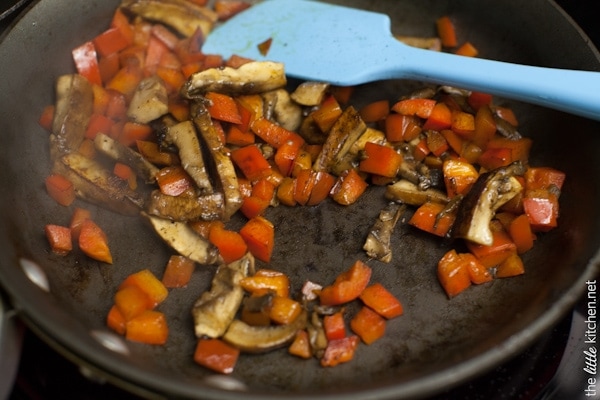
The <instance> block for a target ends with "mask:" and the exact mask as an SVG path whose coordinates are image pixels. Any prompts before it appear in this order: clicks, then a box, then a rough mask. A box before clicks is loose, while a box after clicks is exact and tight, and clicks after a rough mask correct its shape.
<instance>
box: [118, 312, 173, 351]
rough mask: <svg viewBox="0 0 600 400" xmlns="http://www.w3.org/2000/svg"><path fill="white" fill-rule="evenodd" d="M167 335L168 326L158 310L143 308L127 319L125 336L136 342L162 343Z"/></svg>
mask: <svg viewBox="0 0 600 400" xmlns="http://www.w3.org/2000/svg"><path fill="white" fill-rule="evenodd" d="M168 337H169V326H168V325H167V319H166V317H165V315H164V314H163V313H162V312H160V311H155V310H145V311H143V312H142V313H141V314H140V315H138V316H136V317H134V318H132V319H130V320H128V321H127V325H126V332H125V338H127V340H133V341H136V342H141V343H146V344H155V345H162V344H165V343H166V342H167V339H168Z"/></svg>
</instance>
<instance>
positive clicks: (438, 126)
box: [423, 103, 452, 131]
mask: <svg viewBox="0 0 600 400" xmlns="http://www.w3.org/2000/svg"><path fill="white" fill-rule="evenodd" d="M451 125H452V112H451V111H450V109H449V108H448V106H447V105H446V104H445V103H436V105H435V106H434V107H433V109H432V110H431V114H430V115H429V118H427V120H426V121H425V123H424V124H423V129H432V130H436V131H441V130H442V129H448V128H450V126H451Z"/></svg>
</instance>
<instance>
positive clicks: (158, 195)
mask: <svg viewBox="0 0 600 400" xmlns="http://www.w3.org/2000/svg"><path fill="white" fill-rule="evenodd" d="M224 209H225V207H224V201H223V194H222V193H211V194H206V195H199V196H183V195H182V196H169V195H166V194H163V193H162V192H161V191H160V190H154V191H152V193H151V194H150V198H149V199H148V204H147V206H146V211H147V212H148V213H149V214H152V215H156V216H157V217H162V218H168V219H172V220H174V221H182V222H183V221H197V220H204V221H214V220H217V219H221V218H222V217H223V211H224Z"/></svg>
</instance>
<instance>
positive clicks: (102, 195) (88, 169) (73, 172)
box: [54, 152, 144, 215]
mask: <svg viewBox="0 0 600 400" xmlns="http://www.w3.org/2000/svg"><path fill="white" fill-rule="evenodd" d="M54 171H55V172H57V173H59V174H62V175H64V176H65V177H66V178H67V179H69V180H70V181H71V182H72V183H73V186H74V188H75V193H76V195H77V196H78V197H79V198H81V199H83V200H85V201H89V202H90V203H94V204H98V205H101V206H103V207H106V208H108V209H110V210H113V211H116V212H118V213H120V214H125V215H137V214H138V213H139V212H140V209H142V208H143V206H144V199H143V198H142V196H141V195H140V194H139V193H138V192H136V191H133V190H131V189H130V188H129V186H128V185H127V183H126V182H125V181H123V180H122V179H119V178H117V177H116V176H115V175H114V174H112V172H111V171H109V170H107V169H106V168H104V167H103V166H102V165H101V164H100V163H98V162H97V161H94V160H92V159H89V158H87V157H85V156H83V155H81V154H80V153H76V152H75V153H69V154H65V155H64V156H62V157H61V158H60V159H59V160H57V161H56V162H55V163H54Z"/></svg>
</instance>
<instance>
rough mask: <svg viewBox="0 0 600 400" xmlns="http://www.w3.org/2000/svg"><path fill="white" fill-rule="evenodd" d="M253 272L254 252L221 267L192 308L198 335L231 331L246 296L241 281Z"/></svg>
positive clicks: (220, 334) (216, 335)
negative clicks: (207, 288) (208, 287)
mask: <svg viewBox="0 0 600 400" xmlns="http://www.w3.org/2000/svg"><path fill="white" fill-rule="evenodd" d="M252 272H254V257H253V256H252V254H251V253H247V254H246V255H245V256H244V257H242V258H240V259H239V260H237V261H234V262H233V263H229V264H221V265H220V266H219V268H217V272H216V273H215V276H214V277H213V280H212V283H211V287H210V290H208V291H206V292H204V293H202V295H201V296H200V298H199V299H198V300H196V303H195V304H194V306H193V308H192V317H193V318H194V332H195V334H196V337H199V338H200V337H202V336H208V337H211V338H216V337H220V336H222V335H223V334H224V333H225V331H227V330H228V328H229V327H230V325H231V324H232V321H233V320H234V318H235V314H236V313H237V311H238V309H239V308H240V305H241V304H242V300H243V299H244V289H242V287H241V286H240V280H242V278H245V277H246V276H248V274H249V273H252Z"/></svg>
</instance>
